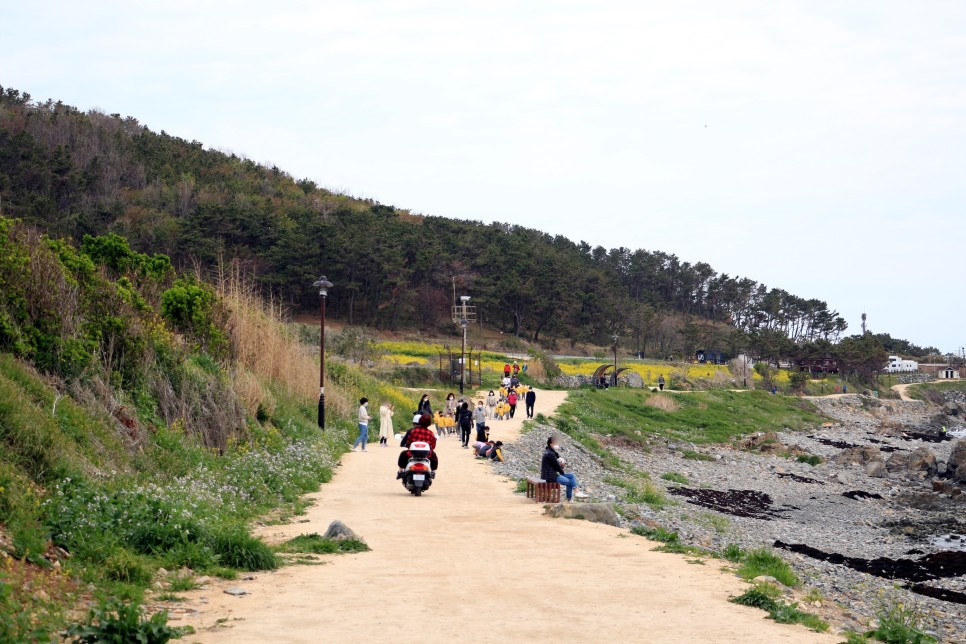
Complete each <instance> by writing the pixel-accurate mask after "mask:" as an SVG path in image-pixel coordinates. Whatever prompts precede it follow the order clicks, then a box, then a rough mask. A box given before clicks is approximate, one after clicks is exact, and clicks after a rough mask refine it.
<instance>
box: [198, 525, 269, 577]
mask: <svg viewBox="0 0 966 644" xmlns="http://www.w3.org/2000/svg"><path fill="white" fill-rule="evenodd" d="M208 545H209V546H210V547H211V550H212V551H213V552H214V553H215V555H216V556H217V557H218V562H219V563H220V564H221V565H223V566H228V567H230V568H238V569H239V570H250V571H255V570H275V569H276V568H278V560H277V559H276V557H275V553H274V552H273V551H272V549H271V548H270V547H269V546H268V545H267V544H266V543H265V542H264V541H262V540H260V539H256V538H255V537H253V536H252V535H251V534H249V533H248V530H247V529H246V528H245V527H244V526H228V527H221V528H218V529H215V530H213V531H212V533H211V535H209V537H208Z"/></svg>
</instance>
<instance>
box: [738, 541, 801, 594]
mask: <svg viewBox="0 0 966 644" xmlns="http://www.w3.org/2000/svg"><path fill="white" fill-rule="evenodd" d="M762 575H767V576H769V577H774V578H775V579H777V580H778V582H779V583H781V584H783V585H785V586H788V587H794V586H797V585H798V577H796V576H795V573H794V572H793V571H792V568H791V566H789V565H788V563H787V562H786V561H785V560H784V559H782V558H781V557H779V556H778V555H776V554H775V553H773V552H772V551H771V550H768V549H767V548H756V549H755V550H749V551H748V552H746V553H745V556H744V557H743V558H742V560H741V566H740V567H739V568H738V576H739V577H741V578H742V579H748V580H751V579H754V578H755V577H760V576H762Z"/></svg>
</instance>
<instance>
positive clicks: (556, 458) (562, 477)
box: [540, 436, 587, 501]
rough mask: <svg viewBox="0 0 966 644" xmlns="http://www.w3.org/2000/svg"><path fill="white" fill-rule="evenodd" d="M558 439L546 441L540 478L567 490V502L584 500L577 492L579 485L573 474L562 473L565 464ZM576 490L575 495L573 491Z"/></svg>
mask: <svg viewBox="0 0 966 644" xmlns="http://www.w3.org/2000/svg"><path fill="white" fill-rule="evenodd" d="M559 449H560V439H559V438H557V436H551V437H550V438H548V439H547V449H546V451H544V453H543V460H541V462H540V478H542V479H543V480H544V481H548V482H555V483H559V484H560V485H563V486H566V488H567V500H568V501H571V500H573V498H574V496H576V497H577V498H578V499H586V498H587V495H586V494H584V493H583V492H580V491H579V488H580V484H579V483H577V477H576V476H575V475H574V473H573V472H571V473H569V474H568V473H567V472H566V471H564V466H565V465H566V464H567V462H566V461H564V460H563V459H562V458H560V452H559V451H558V450H559ZM575 490H577V492H576V494H574V491H575Z"/></svg>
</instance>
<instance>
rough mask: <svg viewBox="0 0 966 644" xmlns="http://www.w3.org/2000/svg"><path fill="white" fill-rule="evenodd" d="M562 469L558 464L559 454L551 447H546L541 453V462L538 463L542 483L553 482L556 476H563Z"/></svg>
mask: <svg viewBox="0 0 966 644" xmlns="http://www.w3.org/2000/svg"><path fill="white" fill-rule="evenodd" d="M563 473H564V468H563V465H561V464H560V454H558V453H557V452H556V450H554V449H553V448H552V447H548V448H547V451H545V452H544V453H543V460H542V461H541V462H540V478H542V479H543V480H544V481H550V482H555V481H556V480H557V475H558V474H563Z"/></svg>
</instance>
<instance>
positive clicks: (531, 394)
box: [523, 387, 537, 418]
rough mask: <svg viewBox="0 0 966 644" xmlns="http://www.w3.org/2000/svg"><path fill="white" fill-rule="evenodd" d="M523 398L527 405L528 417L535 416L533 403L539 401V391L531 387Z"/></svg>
mask: <svg viewBox="0 0 966 644" xmlns="http://www.w3.org/2000/svg"><path fill="white" fill-rule="evenodd" d="M523 400H524V402H525V403H526V405H527V418H533V405H534V403H536V402H537V392H535V391H534V390H533V387H530V390H529V391H528V392H527V393H526V394H525V395H524V396H523Z"/></svg>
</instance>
